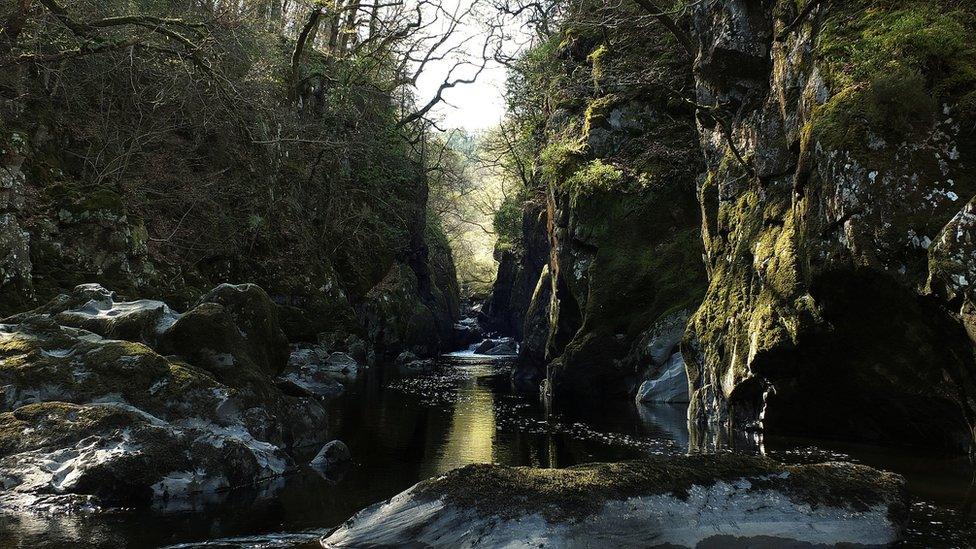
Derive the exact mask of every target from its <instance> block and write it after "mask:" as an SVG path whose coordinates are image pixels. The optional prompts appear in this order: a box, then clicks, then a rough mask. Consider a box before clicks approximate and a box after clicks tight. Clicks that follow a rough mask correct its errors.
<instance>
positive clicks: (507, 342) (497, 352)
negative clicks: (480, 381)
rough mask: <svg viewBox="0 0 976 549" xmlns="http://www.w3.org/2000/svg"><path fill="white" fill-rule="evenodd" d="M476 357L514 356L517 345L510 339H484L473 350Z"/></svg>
mask: <svg viewBox="0 0 976 549" xmlns="http://www.w3.org/2000/svg"><path fill="white" fill-rule="evenodd" d="M474 352H475V354H477V355H487V356H514V355H517V354H518V345H516V343H515V340H514V339H512V338H510V337H504V338H501V339H486V340H484V341H482V342H481V343H480V344H478V346H477V347H475V349H474Z"/></svg>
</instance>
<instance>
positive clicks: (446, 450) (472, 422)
mask: <svg viewBox="0 0 976 549" xmlns="http://www.w3.org/2000/svg"><path fill="white" fill-rule="evenodd" d="M459 369H460V370H461V371H464V370H468V372H469V374H470V376H471V380H472V383H471V385H470V387H469V388H468V389H467V391H466V392H467V395H466V396H467V398H465V399H464V401H463V402H459V403H456V404H455V405H454V411H453V413H452V415H451V425H450V427H449V428H448V430H447V433H446V435H445V442H444V445H443V446H442V447H441V448H440V449H439V450H438V454H439V457H438V458H437V460H436V462H435V463H434V464H432V465H433V469H432V470H431V471H429V473H430V475H428V476H432V475H434V474H437V473H440V472H443V471H449V470H451V469H454V468H456V467H460V466H462V465H468V464H470V463H494V462H495V461H496V456H495V451H494V450H495V395H494V393H492V391H491V389H489V388H486V387H485V386H484V385H482V384H481V383H480V382H479V377H480V376H479V373H480V374H481V376H483V375H485V373H486V372H485V370H486V368H485V366H484V365H475V366H468V367H463V366H462V367H461V368H459ZM479 370H480V372H479Z"/></svg>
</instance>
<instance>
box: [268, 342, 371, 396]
mask: <svg viewBox="0 0 976 549" xmlns="http://www.w3.org/2000/svg"><path fill="white" fill-rule="evenodd" d="M358 371H359V364H358V363H357V362H356V361H355V360H354V359H353V358H352V357H351V356H349V355H348V354H346V353H343V352H334V353H330V352H329V347H328V346H327V345H321V344H320V345H298V346H296V347H295V348H294V349H293V350H292V353H291V357H290V358H289V359H288V367H287V368H286V369H285V371H284V372H283V373H282V375H281V376H280V377H279V378H278V384H279V385H280V386H281V387H282V390H284V391H286V392H287V393H289V394H294V395H309V396H315V397H318V398H332V397H336V396H338V395H340V394H342V392H343V391H344V390H345V385H344V382H348V381H349V380H351V379H353V378H355V376H356V374H357V372H358Z"/></svg>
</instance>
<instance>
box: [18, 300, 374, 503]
mask: <svg viewBox="0 0 976 549" xmlns="http://www.w3.org/2000/svg"><path fill="white" fill-rule="evenodd" d="M372 354H373V351H372V349H371V348H370V347H369V346H368V345H367V344H366V343H364V342H363V341H362V340H358V339H356V338H354V337H350V338H347V339H346V340H344V341H322V342H321V343H320V344H318V345H317V346H315V347H314V348H311V349H309V348H307V347H304V346H295V347H294V348H292V347H291V346H290V345H289V343H288V340H287V338H286V337H285V334H284V332H283V330H282V328H281V325H280V322H279V316H278V307H277V306H276V305H275V304H274V303H272V301H271V299H270V298H269V297H268V295H267V294H266V293H265V292H264V291H263V290H262V289H261V288H259V287H257V286H255V285H251V284H244V285H239V286H232V285H228V284H224V285H221V286H218V287H217V288H215V289H214V290H212V291H211V292H208V293H207V294H206V295H205V296H204V297H203V298H202V299H201V300H200V301H199V302H198V303H197V304H196V305H195V306H194V307H192V308H191V309H189V310H188V311H186V312H183V313H179V312H176V311H175V310H173V309H172V308H170V307H169V306H168V305H166V304H165V303H163V302H160V301H153V300H139V301H119V300H118V299H117V298H116V296H115V295H114V294H113V293H112V292H111V291H109V290H107V289H105V288H103V287H101V286H98V285H95V284H89V285H82V286H79V287H77V288H75V289H74V290H73V291H72V292H71V293H70V294H62V295H60V296H59V297H57V298H55V299H54V300H53V301H51V302H50V303H48V304H46V305H44V306H42V307H40V308H38V309H35V310H33V311H30V312H26V313H21V314H18V315H15V316H13V317H9V318H7V319H4V320H3V321H2V322H0V387H2V389H0V485H2V488H3V490H2V491H0V500H2V502H3V506H4V508H5V509H7V510H11V509H16V508H26V507H30V508H32V509H35V510H36V509H38V508H39V506H41V507H45V506H46V507H51V508H54V509H63V508H66V507H68V508H71V507H79V506H81V507H92V506H103V505H111V506H142V505H150V504H154V503H160V502H167V501H169V500H173V499H181V498H191V497H195V496H199V495H201V494H212V493H214V492H218V491H222V490H226V489H229V488H233V487H238V486H244V485H249V484H254V483H256V482H258V481H261V480H264V479H268V478H271V477H275V476H279V475H282V474H284V473H285V472H287V471H288V470H289V469H291V468H293V467H294V466H295V465H296V462H295V459H294V456H293V453H292V450H293V449H294V448H296V447H298V446H302V445H308V444H312V443H316V442H323V441H325V440H327V433H326V411H325V408H324V406H323V402H324V400H323V399H327V398H329V397H332V396H335V395H336V394H338V393H340V392H341V391H342V384H341V380H342V379H343V378H344V377H350V376H355V374H356V371H357V370H358V369H359V368H365V367H368V366H369V364H370V363H371V361H372V359H371V356H372Z"/></svg>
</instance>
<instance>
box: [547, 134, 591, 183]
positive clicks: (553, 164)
mask: <svg viewBox="0 0 976 549" xmlns="http://www.w3.org/2000/svg"><path fill="white" fill-rule="evenodd" d="M582 154H583V150H582V146H581V145H580V144H579V143H569V142H566V141H556V142H553V143H550V144H548V145H547V146H546V147H545V148H544V149H542V152H540V153H539V165H540V168H541V171H542V177H543V180H544V181H546V182H549V183H553V184H555V183H558V182H560V181H563V180H565V179H566V178H568V177H569V176H570V175H572V173H573V172H574V171H576V168H577V166H578V165H579V162H580V160H581V158H582Z"/></svg>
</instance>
